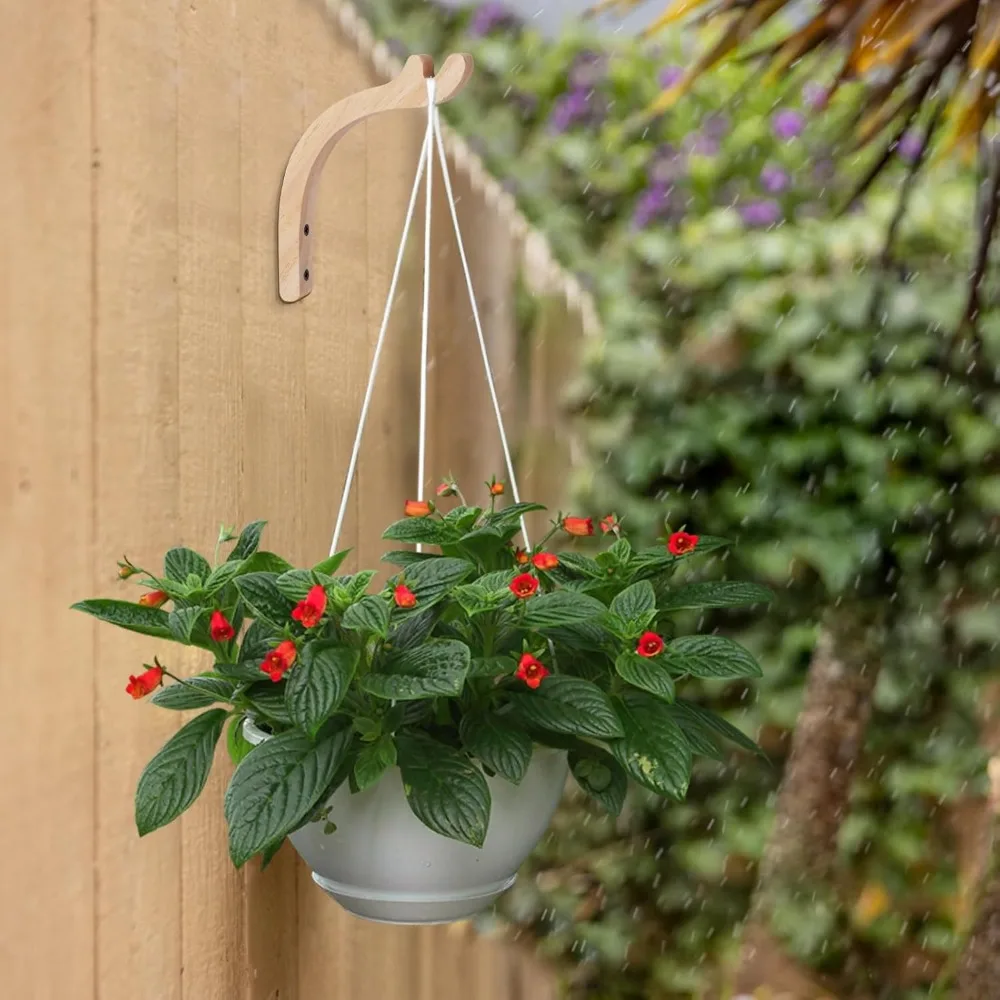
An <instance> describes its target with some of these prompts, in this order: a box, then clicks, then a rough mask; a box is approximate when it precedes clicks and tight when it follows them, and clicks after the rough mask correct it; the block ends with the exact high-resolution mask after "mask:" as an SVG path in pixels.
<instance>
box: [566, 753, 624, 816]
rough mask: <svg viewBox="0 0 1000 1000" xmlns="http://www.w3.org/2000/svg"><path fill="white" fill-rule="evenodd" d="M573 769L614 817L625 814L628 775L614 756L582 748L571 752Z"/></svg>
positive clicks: (575, 776)
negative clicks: (623, 808) (623, 807)
mask: <svg viewBox="0 0 1000 1000" xmlns="http://www.w3.org/2000/svg"><path fill="white" fill-rule="evenodd" d="M569 769H570V772H571V773H572V775H573V777H574V779H575V780H576V783H577V784H578V785H579V786H580V787H581V788H582V789H583V790H584V792H586V794H587V795H589V796H590V797H591V798H592V799H595V800H596V801H597V802H599V803H600V804H601V805H602V806H604V808H605V809H607V811H608V812H609V813H610V814H611V815H612V816H617V815H618V814H619V813H620V812H621V811H622V806H623V805H624V804H625V793H626V792H627V791H628V776H627V775H626V774H625V770H624V769H623V768H622V766H621V765H620V764H619V763H618V761H616V760H615V759H614V757H612V756H611V755H610V754H607V753H605V752H604V751H603V750H600V749H598V748H597V747H595V746H590V745H589V744H587V745H581V746H580V748H578V749H574V750H570V752H569Z"/></svg>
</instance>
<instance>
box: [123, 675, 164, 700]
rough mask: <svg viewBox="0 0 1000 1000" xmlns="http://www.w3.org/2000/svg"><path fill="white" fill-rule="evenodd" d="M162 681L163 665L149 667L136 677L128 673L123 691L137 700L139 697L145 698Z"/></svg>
mask: <svg viewBox="0 0 1000 1000" xmlns="http://www.w3.org/2000/svg"><path fill="white" fill-rule="evenodd" d="M162 683H163V667H150V668H149V669H148V670H147V671H146V672H145V673H142V674H139V676H138V677H133V676H131V675H130V676H129V679H128V684H126V685H125V691H126V693H127V694H130V695H132V697H133V698H134V699H135V700H136V701H138V700H139V699H140V698H145V697H146V695H147V694H152V693H153V692H154V691H155V690H156V689H157V688H158V687H159V686H160V685H161V684H162Z"/></svg>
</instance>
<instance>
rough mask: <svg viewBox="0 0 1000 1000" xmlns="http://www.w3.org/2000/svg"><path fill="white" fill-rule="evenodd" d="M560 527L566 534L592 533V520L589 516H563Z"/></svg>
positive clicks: (582, 534)
mask: <svg viewBox="0 0 1000 1000" xmlns="http://www.w3.org/2000/svg"><path fill="white" fill-rule="evenodd" d="M562 529H563V531H565V532H566V534H567V535H577V536H580V537H582V536H584V535H592V534H593V533H594V521H593V519H592V518H589V517H564V518H563V522H562Z"/></svg>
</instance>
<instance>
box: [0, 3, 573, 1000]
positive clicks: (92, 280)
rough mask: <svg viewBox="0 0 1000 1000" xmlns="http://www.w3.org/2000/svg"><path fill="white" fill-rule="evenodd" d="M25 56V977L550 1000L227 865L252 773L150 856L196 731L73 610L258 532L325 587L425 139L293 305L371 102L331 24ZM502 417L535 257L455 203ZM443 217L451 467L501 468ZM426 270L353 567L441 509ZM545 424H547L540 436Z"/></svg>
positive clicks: (11, 158)
mask: <svg viewBox="0 0 1000 1000" xmlns="http://www.w3.org/2000/svg"><path fill="white" fill-rule="evenodd" d="M5 6H6V9H5V10H4V14H5V15H6V16H5V17H4V23H5V25H6V29H5V31H4V37H3V40H2V41H0V233H2V239H0V441H2V445H0V566H2V568H3V577H2V582H0V660H2V669H3V673H4V685H3V690H4V697H3V714H2V725H0V754H2V759H3V761H4V778H3V785H2V787H3V807H2V816H3V821H2V828H0V892H2V898H3V908H2V910H0V973H2V977H3V988H2V993H3V995H4V996H9V997H17V998H18V1000H229V998H239V1000H300V998H301V1000H319V998H331V1000H368V998H371V1000H376V998H377V1000H396V998H398V1000H403V998H407V1000H431V998H434V1000H459V998H461V1000H547V998H549V997H551V996H553V995H554V989H553V986H552V983H551V981H550V977H549V976H548V975H547V974H546V973H545V972H544V971H541V970H540V969H539V968H538V967H536V965H535V964H534V963H533V961H531V960H529V959H527V958H525V957H524V956H522V955H520V954H515V953H513V952H511V951H509V950H506V949H504V948H502V947H500V946H497V945H494V944H491V943H487V942H477V941H475V940H474V939H472V938H470V937H468V936H467V935H457V936H456V935H455V933H454V932H453V931H449V930H447V929H440V928H421V929H405V928H389V927H380V926H378V925H374V924H365V923H363V922H360V921H357V920H354V919H353V918H350V917H348V916H347V915H346V914H344V913H342V912H341V911H340V910H339V909H338V908H337V907H336V906H335V905H334V904H333V903H332V902H331V901H330V900H329V899H327V898H326V897H325V896H324V895H323V894H322V893H321V892H320V891H319V890H318V889H316V888H315V887H314V886H313V885H312V884H311V882H310V880H309V878H308V873H307V872H306V871H305V869H304V867H303V866H302V865H301V863H300V862H299V861H298V859H297V858H296V857H295V855H294V854H293V853H292V852H291V851H290V850H288V849H287V848H286V849H285V850H284V851H283V852H282V854H281V855H279V857H278V859H277V860H276V861H275V862H274V864H273V865H272V866H271V868H270V869H269V870H268V871H267V872H266V873H264V874H261V873H259V872H258V871H256V870H254V871H246V872H243V873H239V874H238V873H235V872H233V871H232V870H231V868H230V865H229V862H228V860H227V857H226V849H225V829H224V823H223V817H222V811H221V802H220V799H221V794H222V791H223V788H224V784H225V781H226V780H227V777H228V765H227V761H225V760H224V759H222V758H224V754H222V755H221V756H220V760H219V765H218V766H217V769H216V772H215V774H214V776H213V778H212V779H211V783H210V787H209V788H208V789H207V792H206V794H205V795H204V797H203V799H202V800H201V801H200V802H199V803H198V804H197V805H196V806H195V807H194V808H193V809H192V810H191V811H190V812H189V813H188V814H187V815H185V817H184V818H183V820H182V821H181V822H180V823H177V824H175V825H173V826H171V827H169V828H167V829H165V830H162V831H159V832H157V833H156V834H154V835H152V836H150V837H149V838H147V839H144V840H142V841H140V840H139V839H138V837H137V835H136V833H135V829H134V826H133V820H132V796H133V791H134V787H135V782H136V779H137V778H138V775H139V772H140V770H141V768H142V766H143V765H144V763H145V762H146V761H147V760H148V758H149V757H150V756H151V755H152V754H153V753H154V752H155V750H156V749H157V748H158V747H159V746H160V744H161V743H162V742H163V741H164V740H165V739H166V738H167V737H168V736H169V735H170V733H171V732H172V731H173V730H174V729H175V728H176V727H177V725H178V724H179V722H180V721H181V720H180V719H179V718H178V717H177V716H175V715H174V714H172V713H169V712H165V711H162V710H158V709H156V708H154V707H152V706H150V705H148V704H137V703H134V702H132V701H131V699H129V698H128V697H127V696H126V694H125V691H124V685H125V680H126V678H127V675H128V674H129V673H134V672H136V671H137V669H138V668H139V667H140V665H141V663H142V661H143V659H145V660H147V661H148V660H149V659H150V657H151V655H152V654H153V653H154V652H157V653H159V654H160V655H161V657H163V658H164V659H166V661H167V662H168V663H169V664H170V665H172V666H173V667H174V668H176V669H179V670H180V671H182V672H193V671H195V670H196V669H202V668H203V664H201V663H200V662H198V661H197V659H196V657H195V656H191V657H190V658H188V657H184V656H178V653H177V651H176V650H175V649H172V648H169V647H168V648H164V649H156V648H155V643H154V644H153V646H151V645H150V640H147V639H143V638H141V637H137V636H129V635H127V634H119V633H117V632H115V631H114V630H112V629H110V628H108V627H95V626H94V625H93V624H92V623H91V622H90V621H89V620H88V619H86V618H85V617H84V616H83V615H79V614H75V613H72V612H70V611H68V610H67V609H68V606H69V604H70V603H71V602H73V601H74V600H77V599H80V598H82V597H87V596H94V595H98V594H114V593H117V592H118V591H117V590H116V588H117V587H118V586H119V584H118V583H117V581H116V579H115V576H116V573H115V561H116V559H118V558H120V556H121V555H122V553H123V551H124V552H126V553H127V554H128V555H129V556H130V557H131V558H132V559H133V560H135V561H136V562H138V563H139V564H143V563H147V562H149V561H151V560H153V559H155V558H156V557H157V556H158V555H159V554H160V553H162V552H163V551H165V550H166V549H167V548H168V547H170V546H171V545H174V544H179V543H181V544H189V545H192V546H194V547H196V548H204V547H206V546H209V547H210V546H211V544H212V543H213V541H214V538H215V535H216V532H217V531H218V527H219V524H220V523H221V522H225V523H229V524H232V523H237V522H245V521H247V520H250V519H253V518H258V517H263V518H267V519H268V521H269V527H268V529H267V536H266V540H267V545H268V547H270V548H275V549H278V550H280V551H282V552H283V553H285V554H287V555H288V556H289V557H290V558H292V559H296V560H301V561H303V562H305V561H308V560H314V559H316V558H318V557H321V556H322V555H324V554H325V552H326V546H327V545H328V543H329V533H330V531H331V528H332V522H333V518H334V514H335V511H336V504H337V501H338V499H339V495H340V489H341V485H342V476H343V472H344V468H345V463H346V459H347V455H348V453H349V449H350V444H351V438H352V435H353V431H354V427H355V421H356V419H357V413H358V409H359V405H360V401H361V395H362V391H363V387H364V379H365V376H366V373H367V368H368V363H369V358H370V353H371V349H372V346H373V342H374V336H375V334H376V332H377V327H378V323H379V319H380V316H381V308H382V304H383V301H384V296H385V294H386V291H387V287H388V279H389V274H390V271H391V267H392V263H393V255H394V252H395V249H396V245H397V240H398V233H399V227H400V225H401V222H402V217H403V212H404V208H405V202H406V198H407V196H408V194H409V190H410V185H411V181H412V176H413V171H414V169H415V166H416V155H417V150H418V145H419V134H420V131H421V129H422V122H421V121H420V116H419V114H416V113H414V114H413V115H412V117H411V116H407V115H396V116H382V117H383V118H384V120H382V121H379V120H373V121H372V122H370V123H369V124H368V125H366V126H362V127H360V128H358V129H357V130H356V131H355V133H354V134H352V135H350V136H349V137H348V138H347V139H346V140H345V141H344V142H343V143H342V144H341V145H340V146H338V148H337V150H336V152H335V155H334V157H333V158H332V159H331V161H330V163H329V164H328V166H327V168H326V171H325V175H324V179H323V183H322V186H321V191H320V197H319V206H318V214H317V217H316V230H315V237H316V240H315V251H314V252H315V257H314V266H315V271H316V275H317V280H316V287H315V290H314V292H313V294H312V295H311V296H309V298H307V299H306V300H305V301H304V302H303V303H300V304H298V305H294V306H288V305H282V304H281V303H280V302H279V301H278V298H277V294H276V264H275V218H276V214H275V213H276V200H277V193H278V188H279V183H280V178H281V173H282V169H283V167H284V162H285V159H286V157H287V155H288V153H289V151H290V150H291V148H292V146H293V144H294V143H295V141H296V139H297V138H298V136H299V134H300V133H301V131H302V130H303V128H304V127H305V125H306V124H307V123H308V122H309V121H310V120H311V119H312V118H313V117H314V116H315V115H316V114H317V113H318V112H319V111H321V110H322V109H323V108H325V107H326V106H328V105H329V104H331V103H332V102H333V101H335V100H337V99H339V98H340V97H342V96H344V95H345V94H347V93H350V92H352V91H354V90H358V89H361V88H364V87H367V86H371V85H373V84H374V83H375V82H377V81H376V80H375V79H374V78H373V75H372V70H371V69H370V67H369V66H367V65H366V64H365V62H364V61H363V60H362V59H361V58H360V57H359V56H358V55H357V54H356V52H355V50H354V49H353V48H352V47H350V46H348V45H347V44H346V43H345V42H344V40H343V38H342V37H339V36H338V34H337V32H336V31H335V30H333V29H332V27H331V25H330V22H329V20H328V18H327V16H326V14H325V12H324V10H323V8H322V4H321V3H320V2H319V0H239V2H232V0H182V2H176V0H134V2H131V3H121V2H118V0H79V2H77V3H72V4H66V3H63V2H56V0H33V2H32V3H30V4H24V3H18V4H14V3H8V4H6V5H5ZM456 187H457V193H458V194H459V196H460V198H461V202H460V213H461V216H462V219H463V224H464V231H465V232H466V234H467V239H468V243H469V245H470V248H471V250H472V256H473V261H472V263H473V269H474V274H475V278H476V282H477V286H478V289H479V292H480V299H481V305H482V311H483V315H484V317H485V320H486V325H487V328H488V332H489V336H490V340H491V349H492V350H493V353H494V357H495V359H496V360H497V362H498V363H497V368H498V375H499V382H500V391H501V395H502V397H503V398H504V399H508V400H509V399H511V398H513V397H512V391H513V390H512V384H511V379H512V375H511V373H512V371H513V352H514V350H515V338H514V337H513V320H512V316H511V311H512V301H511V287H512V283H513V280H514V273H515V269H516V260H517V252H516V247H515V245H514V240H513V238H512V237H511V235H510V234H509V233H508V232H506V231H505V230H504V229H503V226H502V223H501V222H500V221H499V220H498V219H497V218H496V217H495V215H494V214H493V213H491V212H490V211H489V210H487V209H486V208H485V207H484V206H483V205H482V204H480V203H477V201H476V198H475V197H473V195H472V193H471V190H470V189H469V187H468V184H467V182H466V181H465V180H463V179H462V178H461V177H459V178H456ZM447 227H448V220H447V219H446V217H445V213H444V211H443V206H442V205H441V204H440V203H439V204H438V209H437V213H436V221H435V239H434V245H435V267H434V274H435V280H436V285H435V291H434V297H433V304H432V310H433V338H434V343H433V348H432V352H433V367H432V371H431V391H432V394H433V399H434V400H435V405H434V411H433V413H432V417H431V438H432V440H431V446H430V463H429V467H430V469H432V470H436V471H437V472H444V471H453V472H455V473H456V475H459V476H460V477H461V478H463V479H464V480H466V481H469V482H472V483H476V482H479V481H481V480H483V479H484V478H486V477H487V476H488V475H489V474H490V473H491V472H492V471H494V470H497V471H499V468H500V467H499V464H498V461H497V460H498V457H499V455H498V448H497V443H496V442H497V438H496V434H495V431H494V429H493V426H492V418H491V416H490V411H489V403H488V396H487V393H486V390H485V383H484V382H483V380H482V375H481V369H480V367H479V356H478V347H477V346H476V344H475V340H474V336H473V328H472V326H471V323H470V311H469V308H468V303H467V301H466V299H465V297H464V295H465V293H464V287H463V284H462V282H461V280H460V271H459V268H458V264H457V261H456V256H455V253H454V247H453V244H452V243H451V240H450V236H449V235H448V228H447ZM418 304H419V260H418V258H417V256H416V255H411V259H410V262H409V264H408V274H407V275H406V277H405V280H404V282H403V289H402V294H401V298H400V301H399V304H398V308H397V313H396V314H397V317H398V321H397V322H396V323H395V324H394V328H393V329H392V331H391V334H390V336H391V338H392V340H391V344H390V348H389V349H388V352H387V357H386V360H385V363H384V365H383V368H382V371H381V381H380V385H379V387H378V390H377V393H376V398H375V401H374V408H373V412H372V414H371V419H370V421H369V426H368V431H367V440H366V447H365V450H364V452H363V455H362V460H361V463H360V469H359V477H358V484H357V489H356V493H355V495H354V499H353V500H352V504H351V507H350V511H349V516H348V522H347V526H346V532H345V542H346V544H349V545H352V546H354V548H355V553H356V559H355V565H356V564H357V563H358V562H360V563H364V564H371V563H373V562H374V561H375V560H377V558H378V556H379V555H380V554H381V551H382V544H381V542H380V541H379V535H380V532H381V528H382V527H383V526H384V525H385V524H386V523H388V521H389V520H391V519H393V518H394V517H395V516H396V515H397V514H398V512H399V509H400V504H401V502H402V500H403V499H404V498H405V497H406V496H408V495H410V494H411V493H412V492H413V484H414V480H415V476H416V472H415V466H416V456H415V450H416V442H415V435H414V433H413V429H414V425H415V415H416V366H417V360H418V359H417V343H416V335H417V328H418ZM543 410H544V407H543Z"/></svg>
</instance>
